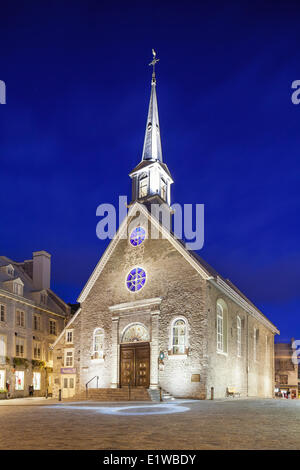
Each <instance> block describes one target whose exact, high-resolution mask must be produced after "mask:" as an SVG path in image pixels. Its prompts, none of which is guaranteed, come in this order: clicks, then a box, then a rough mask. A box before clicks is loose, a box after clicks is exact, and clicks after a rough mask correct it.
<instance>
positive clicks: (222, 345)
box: [217, 299, 228, 353]
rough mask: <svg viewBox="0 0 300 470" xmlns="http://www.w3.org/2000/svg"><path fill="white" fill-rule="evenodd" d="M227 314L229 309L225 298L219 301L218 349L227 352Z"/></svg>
mask: <svg viewBox="0 0 300 470" xmlns="http://www.w3.org/2000/svg"><path fill="white" fill-rule="evenodd" d="M227 315H228V309H227V305H226V303H225V302H224V300H222V299H219V300H218V301H217V351H218V352H221V353H227Z"/></svg>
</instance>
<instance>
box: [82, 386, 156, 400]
mask: <svg viewBox="0 0 300 470" xmlns="http://www.w3.org/2000/svg"><path fill="white" fill-rule="evenodd" d="M74 399H76V400H86V399H88V400H95V401H129V399H130V400H131V401H151V399H150V396H149V394H148V391H147V389H145V388H132V389H131V390H130V395H129V392H128V388H90V389H89V390H88V396H86V392H81V393H79V394H77V395H76V396H75V397H74Z"/></svg>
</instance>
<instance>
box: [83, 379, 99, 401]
mask: <svg viewBox="0 0 300 470" xmlns="http://www.w3.org/2000/svg"><path fill="white" fill-rule="evenodd" d="M94 379H97V388H98V381H99V376H98V375H95V376H94V377H93V378H92V379H90V380H89V381H88V382H87V383H86V384H85V394H86V398H88V396H89V387H88V385H89V383H90V382H91V381H92V380H94Z"/></svg>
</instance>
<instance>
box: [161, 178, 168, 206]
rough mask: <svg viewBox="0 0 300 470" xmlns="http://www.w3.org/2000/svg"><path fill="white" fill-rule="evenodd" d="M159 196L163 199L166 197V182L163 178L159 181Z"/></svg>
mask: <svg viewBox="0 0 300 470" xmlns="http://www.w3.org/2000/svg"><path fill="white" fill-rule="evenodd" d="M160 196H161V198H162V199H163V200H164V201H166V199H167V183H166V182H165V181H164V180H163V179H161V182H160Z"/></svg>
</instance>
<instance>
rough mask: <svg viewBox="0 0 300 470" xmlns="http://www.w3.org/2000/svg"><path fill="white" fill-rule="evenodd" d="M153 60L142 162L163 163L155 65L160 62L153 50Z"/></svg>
mask: <svg viewBox="0 0 300 470" xmlns="http://www.w3.org/2000/svg"><path fill="white" fill-rule="evenodd" d="M152 54H153V60H152V62H150V64H149V65H152V66H153V72H152V80H151V96H150V103H149V111H148V118H147V125H146V132H145V139H144V147H143V156H142V160H156V161H160V162H162V150H161V140H160V128H159V119H158V107H157V98H156V76H155V64H156V63H157V62H158V61H159V59H157V58H156V52H155V50H154V49H152Z"/></svg>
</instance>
